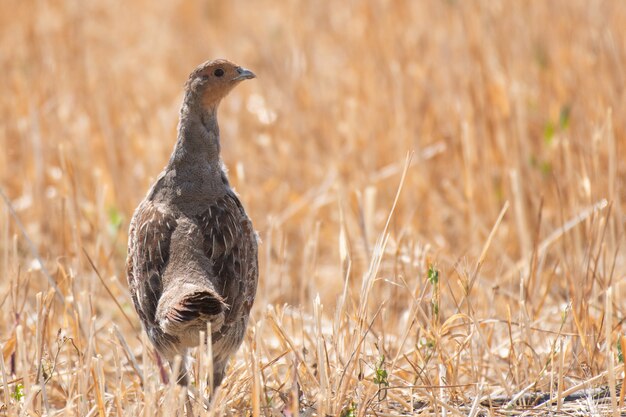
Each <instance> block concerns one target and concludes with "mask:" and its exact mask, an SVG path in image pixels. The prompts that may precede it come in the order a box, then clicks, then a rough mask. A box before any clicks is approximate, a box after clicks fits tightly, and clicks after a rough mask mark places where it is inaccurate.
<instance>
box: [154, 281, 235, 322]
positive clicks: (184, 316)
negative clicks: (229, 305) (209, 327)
mask: <svg viewBox="0 0 626 417" xmlns="http://www.w3.org/2000/svg"><path fill="white" fill-rule="evenodd" d="M225 309H226V303H225V302H224V299H223V298H222V297H220V296H219V294H217V293H216V292H215V291H213V290H210V289H202V290H197V291H193V292H190V293H188V294H186V295H184V296H183V297H181V298H179V299H178V301H177V302H176V303H173V305H171V306H170V307H169V309H168V311H167V313H166V315H165V317H166V318H167V319H168V320H169V321H170V322H172V323H177V324H181V325H184V324H186V323H190V322H194V321H198V320H199V321H202V322H205V323H206V322H207V321H214V318H217V317H219V316H221V315H222V313H223V312H224V310H225Z"/></svg>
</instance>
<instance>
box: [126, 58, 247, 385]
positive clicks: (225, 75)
mask: <svg viewBox="0 0 626 417" xmlns="http://www.w3.org/2000/svg"><path fill="white" fill-rule="evenodd" d="M251 78H255V74H254V73H253V72H252V71H250V70H248V69H245V68H242V67H240V66H238V65H236V64H234V63H232V62H230V61H228V60H225V59H217V60H212V61H207V62H205V63H203V64H201V65H200V66H198V67H197V68H196V69H195V70H194V71H193V72H192V73H191V74H190V76H189V78H188V80H187V82H186V83H185V93H184V98H183V103H182V106H181V109H180V116H179V123H178V128H177V139H176V144H175V146H174V150H173V152H172V154H171V156H170V158H169V161H168V163H167V165H166V167H165V169H164V170H163V171H162V172H161V174H160V175H159V176H158V177H157V179H156V181H155V182H154V183H153V184H152V186H151V187H150V189H149V191H148V193H147V195H146V197H145V198H144V199H143V201H141V203H140V204H139V206H138V207H137V208H136V210H135V212H134V214H133V217H132V219H131V222H130V227H129V233H128V236H129V237H128V253H127V261H126V273H127V279H128V287H129V292H130V294H131V298H132V300H133V304H134V306H135V309H136V311H137V314H138V316H139V318H140V321H141V323H142V325H143V328H144V330H145V331H146V333H147V335H148V338H149V340H150V341H151V342H152V344H153V346H154V347H155V350H156V351H157V352H158V354H159V355H160V356H161V357H164V358H165V359H166V360H167V361H169V363H170V365H171V367H172V369H174V366H173V365H174V360H175V358H176V356H177V355H179V356H180V357H181V358H182V359H183V360H182V364H181V367H180V372H179V374H178V375H177V382H178V384H180V385H182V386H187V385H188V383H189V375H188V369H187V368H188V365H187V362H188V360H187V359H188V350H189V349H190V348H192V347H195V346H198V345H199V344H200V332H201V331H205V332H206V331H207V328H208V324H209V323H210V329H211V335H210V342H211V343H212V352H213V358H212V359H213V386H214V387H217V386H219V385H220V384H221V382H222V380H223V379H224V376H225V369H226V366H227V363H228V361H229V358H230V357H231V356H232V355H233V354H234V353H235V352H236V351H237V350H238V348H239V346H240V345H241V343H242V341H243V338H244V334H245V331H246V327H247V324H248V320H249V316H250V310H251V308H252V305H253V303H254V299H255V295H256V289H257V282H258V269H259V268H258V249H257V233H256V231H255V229H254V227H253V225H252V221H251V220H250V218H249V217H248V215H247V214H246V211H245V210H244V207H243V205H242V203H241V201H240V199H239V197H238V195H237V194H236V193H235V191H234V190H233V188H232V187H231V185H230V183H229V180H228V175H227V170H226V167H225V165H224V163H223V161H222V159H221V155H220V148H221V147H220V131H219V126H218V121H217V110H218V106H219V104H220V102H221V100H222V99H223V98H224V97H226V96H227V95H228V93H229V92H230V91H231V90H232V89H233V88H234V87H235V86H236V85H238V84H239V83H240V82H241V81H243V80H247V79H251ZM207 342H208V341H207Z"/></svg>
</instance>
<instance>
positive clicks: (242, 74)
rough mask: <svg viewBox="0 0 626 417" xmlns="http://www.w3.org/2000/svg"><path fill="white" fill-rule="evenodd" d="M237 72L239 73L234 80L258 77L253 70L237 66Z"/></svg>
mask: <svg viewBox="0 0 626 417" xmlns="http://www.w3.org/2000/svg"><path fill="white" fill-rule="evenodd" d="M237 74H238V75H237V76H236V77H235V78H233V81H241V80H249V79H250V78H255V77H256V75H254V73H253V72H252V71H250V70H247V69H245V68H241V67H237Z"/></svg>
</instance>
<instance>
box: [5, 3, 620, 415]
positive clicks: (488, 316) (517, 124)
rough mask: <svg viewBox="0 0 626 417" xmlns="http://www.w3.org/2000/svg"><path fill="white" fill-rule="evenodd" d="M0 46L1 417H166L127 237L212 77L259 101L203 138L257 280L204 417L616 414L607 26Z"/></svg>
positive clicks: (566, 15)
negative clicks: (212, 64) (191, 100)
mask: <svg viewBox="0 0 626 417" xmlns="http://www.w3.org/2000/svg"><path fill="white" fill-rule="evenodd" d="M0 27H2V28H3V30H2V32H1V35H0V48H1V49H0V51H1V52H0V70H1V72H2V76H1V77H0V89H1V91H2V98H0V115H1V117H0V147H1V149H2V151H0V181H1V188H2V191H3V193H4V194H6V196H7V197H8V199H9V200H10V204H9V203H6V204H5V203H4V202H2V203H1V204H0V271H1V274H2V280H1V284H0V288H1V290H0V296H1V299H0V304H1V307H0V311H1V317H2V321H1V323H2V324H1V325H0V328H1V329H2V330H1V331H2V333H1V340H0V342H1V344H2V345H1V347H2V352H3V355H0V358H2V359H3V361H2V362H0V365H2V367H1V371H2V372H1V378H2V380H1V381H0V402H2V403H3V404H2V406H1V407H2V408H1V410H2V411H0V413H2V412H4V413H6V414H8V415H18V414H19V415H24V416H27V415H28V416H36V415H42V414H45V415H75V416H84V415H91V416H96V415H97V416H108V415H111V416H135V415H143V416H152V415H166V416H173V415H175V409H176V408H178V409H179V415H181V414H180V413H182V408H180V407H181V404H182V401H183V396H182V395H183V394H181V393H180V392H179V390H178V389H177V388H175V387H171V386H163V385H162V384H161V382H160V381H161V380H160V378H159V370H158V367H157V366H156V364H155V358H154V356H153V353H152V349H151V348H150V347H149V345H147V344H146V340H145V337H144V335H143V334H142V333H141V332H140V331H139V330H138V329H139V323H138V320H137V317H136V316H135V313H134V311H133V308H132V305H131V302H130V299H129V295H128V292H127V289H126V278H125V275H124V260H125V250H126V230H127V227H128V221H129V219H130V216H131V213H132V210H133V209H134V207H135V206H136V204H137V203H138V202H139V201H140V200H141V198H142V197H143V195H144V193H145V191H146V190H147V188H148V186H149V184H150V183H151V181H152V179H154V177H155V176H156V175H157V174H158V173H159V171H160V170H161V169H162V167H163V166H164V164H165V162H166V160H167V158H168V156H169V152H170V151H171V148H172V146H173V143H174V139H175V128H176V122H177V115H178V106H179V103H180V101H181V88H182V85H183V83H184V81H185V79H186V76H187V74H188V73H189V71H190V70H191V69H192V68H193V67H194V66H195V65H196V64H198V63H200V62H202V61H204V60H205V59H208V58H211V57H227V58H229V59H232V60H233V61H235V62H237V63H240V64H242V65H245V66H246V67H249V68H251V69H253V70H254V71H255V72H256V73H257V75H258V78H257V79H256V80H254V81H252V82H248V83H246V84H245V85H242V86H241V87H240V88H238V89H237V90H236V91H235V92H233V93H232V94H231V96H230V97H229V98H228V99H227V100H226V101H225V102H224V103H223V105H222V108H221V114H220V118H221V128H222V140H223V157H224V160H225V162H226V163H227V165H228V166H229V168H230V176H231V179H232V182H233V183H234V184H235V186H236V188H237V190H238V192H239V193H240V195H241V197H242V200H243V201H244V204H245V205H246V206H247V207H248V209H249V212H250V215H251V217H252V218H253V220H254V222H255V226H256V227H257V229H258V231H259V233H260V236H261V238H262V240H263V243H262V245H261V247H260V253H261V256H260V262H261V281H260V287H259V293H258V298H257V301H256V305H255V309H254V314H253V316H254V317H253V320H252V324H251V326H250V329H249V335H248V337H247V339H246V341H245V343H244V346H243V347H242V349H241V351H240V352H239V354H238V355H237V357H236V360H234V361H233V362H232V365H231V367H230V369H229V371H228V377H227V380H226V381H225V384H224V385H223V386H222V388H221V389H220V390H219V392H218V394H217V396H216V400H215V401H214V403H213V404H214V406H213V410H212V411H211V413H208V415H227V414H229V413H232V414H233V415H244V414H245V415H253V416H258V415H266V416H279V415H285V416H292V415H297V414H298V413H299V414H300V415H313V414H315V415H319V416H325V415H340V414H341V415H342V416H352V415H355V416H356V415H359V416H365V415H374V414H375V415H379V416H385V415H397V414H402V413H405V414H410V413H415V414H419V413H421V414H422V415H441V416H446V415H447V416H457V415H467V414H469V415H472V416H478V415H500V414H503V413H509V415H519V414H523V413H525V415H530V414H541V413H545V412H548V411H549V410H551V411H552V412H554V413H555V415H558V414H559V413H562V414H566V413H575V412H579V413H581V414H582V415H601V414H606V415H618V413H619V411H618V409H617V407H618V406H617V405H616V404H617V403H618V402H620V401H621V400H620V399H619V395H620V392H619V386H618V388H617V391H615V388H614V387H615V385H614V383H615V382H619V381H621V379H622V378H623V365H622V363H621V362H620V361H619V359H618V349H617V346H618V341H619V340H620V337H623V336H622V335H623V334H624V333H626V331H625V328H626V324H625V322H624V318H625V317H626V302H625V301H624V300H625V299H626V298H625V297H626V285H625V279H624V278H625V277H626V256H625V255H624V253H625V251H626V245H625V244H626V241H625V235H624V226H625V219H626V217H625V213H624V210H625V209H626V191H625V190H626V189H625V188H624V187H625V184H624V181H625V180H626V164H625V163H624V161H626V113H625V110H626V69H625V68H626V3H625V2H623V1H620V0H614V1H593V2H592V1H587V0H558V1H557V0H555V1H517V2H514V1H508V2H499V1H493V2H490V1H475V2H474V1H471V2H470V1H454V0H448V1H407V2H401V1H376V0H365V1H346V2H303V1H276V0H264V1H259V2H255V3H254V5H253V4H252V3H251V2H246V1H243V0H238V1H237V0H236V1H228V2H219V1H206V2H182V1H178V2H176V1H163V2H151V1H147V0H138V1H135V2H124V1H119V0H117V1H110V2H109V1H108V2H88V1H85V2H83V1H78V0H74V1H70V0H55V1H28V0H27V1H18V0H6V1H3V2H2V3H0ZM407 154H408V155H409V158H407ZM12 210H14V211H15V212H14V213H13V212H12ZM18 219H19V221H21V224H20V222H19V221H18ZM90 260H92V261H93V266H92V264H91V261H90ZM50 282H54V283H56V285H57V286H58V288H59V290H60V292H59V293H55V291H54V290H53V289H52V287H51V285H50ZM55 294H56V295H55ZM61 298H63V302H62V301H61ZM621 341H622V346H624V348H626V339H621ZM625 350H626V349H625ZM196 357H197V358H198V361H197V362H196V364H195V365H194V369H195V373H196V378H197V381H198V385H199V388H200V389H201V390H202V389H203V388H204V385H205V384H206V381H205V380H204V378H203V377H202V375H206V374H207V372H208V371H207V370H208V367H209V366H210V364H209V363H208V362H207V360H206V359H207V356H206V355H203V354H201V353H197V355H196ZM387 384H388V385H387ZM607 386H608V387H610V388H611V389H609V390H608V398H607V399H605V400H603V401H600V400H596V399H593V398H591V395H592V394H591V392H592V391H590V389H593V388H599V387H607ZM536 392H541V393H543V394H547V395H548V397H544V398H543V400H544V401H545V400H546V399H547V398H553V401H552V402H548V403H545V402H544V404H543V405H538V404H537V401H535V404H534V405H527V406H524V405H523V404H522V402H523V401H529V400H531V399H533V397H534V398H535V400H536V399H537V398H538V396H537V395H535V394H534V393H536ZM570 394H572V395H574V396H576V395H578V397H579V399H578V400H577V401H576V402H572V401H570V400H571V399H572V398H571V397H569V398H566V397H567V396H568V395H570ZM550 396H551V397H550ZM518 398H519V401H515V400H517V399H518ZM539 402H541V401H539ZM533 407H534V408H533ZM202 410H203V408H202V407H201V406H200V404H199V403H198V404H197V405H196V407H195V412H196V414H202V413H205V411H202ZM611 410H613V412H611ZM621 410H622V413H624V410H626V408H623V407H622V408H621ZM351 413H352V414H351ZM203 415H204V414H203Z"/></svg>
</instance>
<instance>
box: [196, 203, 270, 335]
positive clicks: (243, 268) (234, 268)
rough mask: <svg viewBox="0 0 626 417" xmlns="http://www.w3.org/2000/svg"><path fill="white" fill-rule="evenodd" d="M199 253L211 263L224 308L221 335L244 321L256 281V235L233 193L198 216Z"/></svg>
mask: <svg viewBox="0 0 626 417" xmlns="http://www.w3.org/2000/svg"><path fill="white" fill-rule="evenodd" d="M198 224H199V226H200V230H201V233H202V235H203V238H204V242H203V250H204V253H205V255H206V256H207V257H208V258H209V259H210V260H211V263H212V268H213V273H214V276H215V280H216V282H214V286H215V289H216V290H217V291H218V292H219V293H220V295H221V297H222V298H223V299H224V302H225V303H226V304H227V306H228V308H227V309H226V311H225V313H226V316H225V319H224V331H227V329H228V326H229V325H230V324H232V323H234V322H236V321H238V320H240V319H241V318H245V319H247V316H248V314H249V313H250V309H251V308H252V303H253V302H254V295H255V293H256V286H257V279H258V263H257V242H256V234H255V232H254V229H253V227H252V223H251V222H250V219H249V218H248V216H247V215H246V213H245V211H244V209H243V207H242V205H241V203H240V202H239V199H238V198H237V196H236V195H235V193H234V192H232V191H231V192H228V193H227V194H226V195H225V196H224V197H222V198H220V199H219V200H217V201H216V202H215V203H214V204H212V205H211V206H210V207H209V208H208V209H207V210H206V211H205V212H204V213H202V214H201V215H200V216H198Z"/></svg>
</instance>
